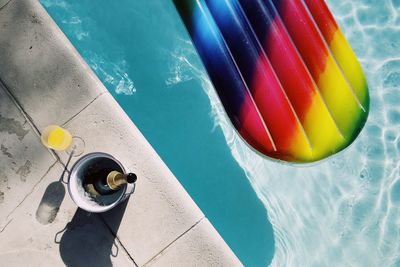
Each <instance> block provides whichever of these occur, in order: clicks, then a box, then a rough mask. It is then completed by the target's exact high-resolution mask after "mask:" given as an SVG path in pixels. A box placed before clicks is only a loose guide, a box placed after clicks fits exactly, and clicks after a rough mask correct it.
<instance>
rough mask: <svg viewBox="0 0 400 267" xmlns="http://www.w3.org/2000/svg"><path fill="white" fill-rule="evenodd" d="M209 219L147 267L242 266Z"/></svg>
mask: <svg viewBox="0 0 400 267" xmlns="http://www.w3.org/2000/svg"><path fill="white" fill-rule="evenodd" d="M228 252H229V248H228V247H227V246H226V245H225V242H224V241H223V240H222V238H221V237H220V236H219V235H218V234H217V233H216V232H215V229H214V228H213V227H212V225H211V223H210V222H209V221H208V220H207V219H203V220H201V222H199V223H198V224H197V225H195V226H194V227H193V228H192V229H190V230H189V231H188V232H187V233H186V234H185V235H184V236H183V237H182V238H180V239H178V240H177V241H176V242H174V243H173V244H172V245H171V246H169V247H168V248H166V249H165V250H164V251H162V252H161V253H160V254H159V255H158V256H157V257H155V258H154V259H153V260H152V261H150V262H149V263H148V264H146V266H149V267H150V266H151V267H165V266H185V267H190V266H232V267H233V266H242V264H241V263H240V261H239V260H238V259H237V258H236V257H230V256H228V255H229V253H228Z"/></svg>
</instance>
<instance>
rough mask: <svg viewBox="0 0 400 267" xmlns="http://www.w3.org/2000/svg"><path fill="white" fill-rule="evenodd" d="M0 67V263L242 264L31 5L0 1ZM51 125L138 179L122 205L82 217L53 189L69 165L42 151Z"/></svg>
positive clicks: (30, 1)
mask: <svg viewBox="0 0 400 267" xmlns="http://www.w3.org/2000/svg"><path fill="white" fill-rule="evenodd" d="M0 64H1V65H0V145H1V147H0V148H1V151H0V266H64V265H67V266H241V263H240V261H239V260H238V259H237V258H236V256H235V255H234V254H233V252H232V251H231V250H230V248H229V247H228V246H227V245H226V243H225V242H224V241H223V239H222V238H221V237H220V236H219V234H218V233H217V231H216V230H215V229H214V227H213V226H212V225H211V224H210V222H209V221H208V220H207V218H205V216H204V214H203V213H202V212H201V211H200V209H199V208H198V207H197V206H196V204H195V203H194V202H193V200H192V199H191V198H190V196H189V195H188V194H187V193H186V191H185V190H184V189H183V187H182V186H181V185H180V183H179V182H178V181H177V180H176V178H175V177H174V175H173V174H172V173H171V172H170V171H169V169H168V168H167V166H165V164H164V163H163V161H162V160H161V159H160V158H159V156H158V155H157V153H156V152H155V151H154V149H153V148H152V147H151V146H150V145H149V144H148V142H147V141H146V140H145V138H144V137H143V136H142V134H141V133H140V131H139V130H138V129H137V128H136V126H135V125H134V124H133V123H132V121H131V120H130V119H129V118H128V117H127V116H126V114H125V113H124V111H123V110H121V108H120V106H119V105H118V104H117V103H116V101H115V100H114V98H113V97H112V96H111V95H110V94H109V93H108V91H107V90H106V89H105V87H104V85H103V84H102V83H101V82H100V81H99V80H98V78H97V77H96V76H95V74H94V73H93V72H92V71H91V69H90V68H89V66H88V65H87V64H86V63H85V62H84V60H83V59H82V58H81V57H80V55H79V54H78V52H77V51H76V50H75V48H74V47H73V46H72V45H71V43H70V42H69V41H68V39H67V38H66V37H65V36H64V34H63V33H62V32H61V30H60V29H59V28H58V27H57V25H56V24H55V23H54V21H53V20H52V19H51V18H50V17H49V15H48V14H47V12H46V11H45V10H44V9H43V7H42V6H41V5H40V4H39V3H38V1H37V0H11V1H8V0H0ZM50 124H58V125H62V126H63V127H65V128H66V129H68V130H69V131H71V132H72V134H73V135H76V136H79V137H81V138H82V139H83V140H84V141H85V152H84V153H85V154H86V153H90V152H95V151H100V152H106V153H110V154H112V155H113V156H114V157H115V158H117V159H118V160H119V161H121V162H122V164H123V165H124V166H125V167H126V168H127V169H128V170H130V171H133V172H135V173H137V174H138V182H137V186H136V190H135V193H134V194H133V195H132V196H131V197H130V199H129V200H128V201H127V202H126V203H124V204H121V205H119V206H118V207H117V208H115V209H113V210H112V211H110V212H106V213H103V214H90V213H87V212H85V211H83V210H80V209H77V207H76V205H75V204H74V203H73V202H72V200H71V199H70V197H69V195H68V193H66V191H67V190H66V187H59V186H58V187H57V190H56V191H54V190H53V189H54V186H53V185H55V186H57V184H58V185H59V184H60V183H59V182H57V181H59V180H60V179H64V180H65V179H67V176H68V170H69V168H70V167H71V166H72V164H73V163H74V162H75V161H76V160H77V158H75V157H74V158H72V159H71V161H70V162H68V157H67V154H66V153H64V152H61V153H55V152H54V151H50V150H47V149H46V148H45V147H44V146H43V145H42V144H41V142H40V131H41V129H43V128H44V127H45V126H47V125H50ZM52 190H53V191H52ZM49 194H50V195H49ZM49 197H50V198H51V199H52V200H56V201H59V202H60V203H61V205H60V208H59V210H58V213H57V215H56V216H55V217H54V214H53V216H49V217H46V216H45V217H43V216H41V215H40V214H39V215H37V211H38V207H39V206H41V203H45V201H46V199H48V198H49ZM41 207H42V208H43V207H45V206H41ZM45 208H46V207H45ZM39 211H40V210H39ZM39 213H40V212H39ZM39 221H40V222H39Z"/></svg>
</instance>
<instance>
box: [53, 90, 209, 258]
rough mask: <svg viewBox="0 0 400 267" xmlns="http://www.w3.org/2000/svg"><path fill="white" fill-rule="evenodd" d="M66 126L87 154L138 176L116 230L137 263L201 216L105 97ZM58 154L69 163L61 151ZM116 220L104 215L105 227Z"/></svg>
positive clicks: (129, 124) (115, 106) (131, 125)
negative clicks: (97, 155) (109, 158)
mask: <svg viewBox="0 0 400 267" xmlns="http://www.w3.org/2000/svg"><path fill="white" fill-rule="evenodd" d="M64 126H65V127H66V129H68V130H69V131H71V133H73V134H74V135H77V136H79V137H81V138H82V139H83V140H84V141H85V153H91V152H106V153H110V154H111V155H113V156H114V157H115V158H117V159H118V160H119V161H121V162H122V164H123V165H124V166H125V167H127V169H128V170H130V171H133V172H135V173H136V174H137V175H138V181H137V183H136V188H135V192H134V194H133V195H132V196H131V198H130V200H129V203H128V206H127V208H126V212H125V214H124V216H123V218H122V221H121V222H120V226H119V229H118V231H116V230H115V229H114V231H115V233H117V235H118V237H119V239H120V240H121V242H122V243H123V244H124V246H125V248H126V249H127V250H128V252H129V253H130V255H131V256H132V257H133V258H134V259H135V262H136V263H137V264H138V265H142V264H144V263H146V262H147V261H148V260H150V259H151V258H152V257H154V256H155V255H156V254H157V253H158V252H159V251H161V250H163V249H164V248H165V247H166V246H167V245H169V244H170V243H171V242H173V241H174V240H175V239H176V238H177V237H178V236H180V235H181V234H182V233H184V232H185V231H187V229H189V228H190V227H191V226H192V225H194V224H195V223H196V222H198V221H199V220H200V219H201V218H203V217H204V215H203V213H202V212H201V211H200V209H199V208H198V207H197V206H196V204H195V203H194V202H193V201H192V199H191V198H190V197H189V195H188V194H187V193H186V191H185V190H184V189H183V188H182V186H181V184H180V183H179V182H178V181H177V180H176V178H175V177H174V176H173V174H172V173H171V172H170V171H169V169H168V168H167V166H166V165H165V164H164V163H163V162H162V161H161V159H160V158H159V157H158V156H157V154H156V153H155V151H154V150H153V149H152V148H151V146H150V145H149V143H148V142H147V141H146V140H145V139H144V137H143V135H142V134H141V133H140V132H139V130H138V129H137V128H136V127H135V126H134V125H133V123H132V122H131V121H130V119H129V118H128V117H127V116H126V114H125V112H123V111H122V110H121V109H120V108H119V106H118V105H116V102H115V100H114V98H113V97H112V96H111V95H110V94H109V93H106V94H103V95H102V96H100V97H99V98H98V99H96V100H95V101H94V102H93V103H92V104H91V105H90V106H89V107H87V108H86V109H85V110H83V111H82V112H81V113H80V114H79V115H77V116H76V117H75V118H73V119H72V120H71V121H70V122H69V123H67V124H66V125H64ZM59 155H60V157H61V158H62V159H63V161H66V160H67V158H66V154H65V153H59ZM75 160H76V158H73V159H72V161H71V164H70V166H71V165H72V164H73V162H74V161H75ZM118 217H119V216H114V214H113V213H112V212H111V214H106V215H105V216H104V218H105V220H106V222H107V223H108V224H109V225H115V218H118Z"/></svg>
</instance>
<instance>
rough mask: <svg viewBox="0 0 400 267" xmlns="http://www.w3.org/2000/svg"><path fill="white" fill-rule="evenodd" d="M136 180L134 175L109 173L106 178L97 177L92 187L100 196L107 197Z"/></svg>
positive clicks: (116, 172)
mask: <svg viewBox="0 0 400 267" xmlns="http://www.w3.org/2000/svg"><path fill="white" fill-rule="evenodd" d="M136 180H137V176H136V174H134V173H127V174H123V173H120V172H118V171H111V172H109V173H108V175H107V176H105V175H103V176H102V177H97V179H96V180H95V181H94V183H93V186H94V189H95V190H96V191H97V192H98V193H99V194H100V195H109V194H112V193H114V192H116V191H118V190H119V189H120V188H121V187H122V186H123V185H124V184H127V183H130V184H131V183H134V182H136Z"/></svg>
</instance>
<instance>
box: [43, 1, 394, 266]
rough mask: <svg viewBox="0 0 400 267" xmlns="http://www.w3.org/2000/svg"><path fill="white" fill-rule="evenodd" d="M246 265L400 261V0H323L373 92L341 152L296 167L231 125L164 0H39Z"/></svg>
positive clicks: (374, 264) (174, 12)
mask: <svg viewBox="0 0 400 267" xmlns="http://www.w3.org/2000/svg"><path fill="white" fill-rule="evenodd" d="M41 2H42V4H43V5H44V6H45V7H46V9H47V10H48V12H49V13H50V15H51V16H52V17H53V19H54V20H55V21H56V22H57V24H58V25H59V26H60V27H61V29H62V30H63V31H64V33H65V34H66V35H67V36H68V38H69V39H70V40H71V41H72V43H73V44H74V45H75V47H76V48H77V49H78V51H79V52H80V53H81V54H82V56H83V57H84V59H85V60H86V61H87V62H88V64H89V65H90V66H91V67H92V68H93V70H94V71H95V72H96V74H97V75H98V76H99V78H100V79H101V80H102V81H103V83H104V84H105V85H106V86H107V88H108V89H109V91H110V92H111V93H112V94H113V95H114V97H115V98H116V99H117V101H118V102H119V103H120V105H121V106H122V107H123V109H124V110H125V111H126V112H127V113H128V115H129V116H130V117H131V119H132V120H133V121H134V122H135V124H136V125H137V126H138V127H139V128H140V130H141V131H142V132H143V134H144V135H145V136H146V138H147V139H148V140H149V142H150V143H151V144H152V145H153V146H154V148H155V149H156V150H157V152H158V153H159V154H160V156H161V157H162V158H163V159H164V161H165V162H166V163H167V165H168V166H169V167H170V169H171V170H172V171H173V172H174V174H175V175H176V176H177V178H178V179H179V181H180V182H181V183H182V184H183V186H184V187H185V188H186V190H187V191H188V192H189V194H190V195H191V196H192V197H193V199H194V200H195V201H196V203H197V204H198V205H199V206H200V208H201V209H202V210H203V212H204V213H205V214H206V216H207V217H208V218H209V219H210V221H211V222H212V223H213V224H214V226H215V227H216V228H217V230H218V231H219V233H220V234H221V235H222V236H223V238H224V239H225V240H226V242H227V243H228V245H229V246H230V247H231V248H232V249H233V251H234V252H235V253H236V254H237V255H238V257H239V258H240V260H241V261H242V262H243V263H244V264H245V265H246V266H266V265H269V264H270V265H272V266H400V160H399V158H400V157H399V156H400V130H399V129H400V128H399V127H400V106H399V103H400V1H399V0H381V1H372V0H329V1H327V2H328V4H329V6H330V7H331V8H332V11H333V13H334V15H335V16H336V18H337V20H338V22H339V24H340V25H341V27H342V30H343V31H344V33H345V35H346V36H347V37H348V38H349V41H350V43H351V44H352V46H353V48H354V50H355V52H356V53H357V55H358V56H359V58H360V61H361V63H362V65H363V68H364V71H365V73H366V76H367V79H368V82H369V85H370V90H371V91H370V92H371V113H370V117H369V120H368V122H367V125H366V128H365V130H364V131H363V132H362V134H361V136H360V137H359V138H358V139H357V140H356V141H355V143H354V144H353V145H352V146H351V147H350V148H349V149H347V150H346V151H344V152H342V153H340V154H339V155H337V156H335V157H333V158H330V159H328V160H326V161H324V162H322V163H318V164H316V165H312V166H307V167H294V166H290V165H282V164H278V163H274V162H271V161H268V160H266V159H263V158H261V157H259V156H258V155H257V154H255V153H254V152H252V150H251V149H249V148H248V147H247V146H246V145H245V144H244V143H243V142H242V141H241V139H240V138H239V137H238V136H237V135H236V133H235V131H234V130H233V129H232V128H231V126H230V124H229V123H228V120H227V118H226V116H225V114H224V113H223V110H222V107H221V105H220V103H219V100H218V98H217V97H216V94H215V92H214V90H213V88H212V85H211V84H210V82H209V80H208V78H207V76H206V74H205V71H204V69H203V67H202V64H201V62H200V60H199V58H198V56H197V54H196V52H195V50H194V48H193V46H192V44H191V42H190V39H189V37H188V35H187V33H186V31H185V28H184V27H183V25H182V23H181V21H180V19H179V17H178V15H177V13H176V11H175V9H174V7H173V5H172V1H159V0H135V1H132V0H119V1H106V0H98V1H90V0H80V1H77V0H76V1H73V0H70V1H67V0H41Z"/></svg>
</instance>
